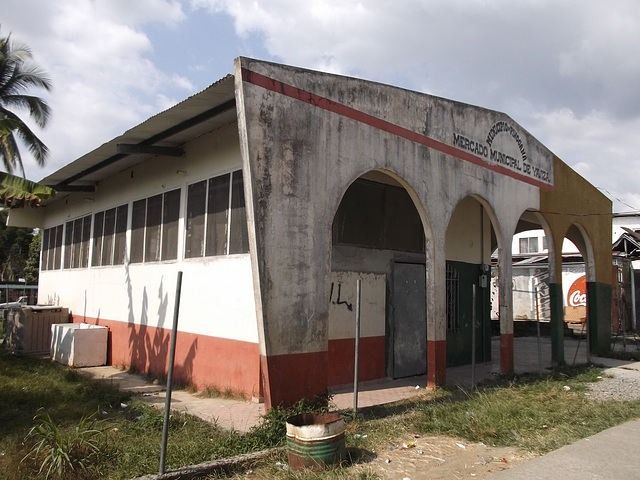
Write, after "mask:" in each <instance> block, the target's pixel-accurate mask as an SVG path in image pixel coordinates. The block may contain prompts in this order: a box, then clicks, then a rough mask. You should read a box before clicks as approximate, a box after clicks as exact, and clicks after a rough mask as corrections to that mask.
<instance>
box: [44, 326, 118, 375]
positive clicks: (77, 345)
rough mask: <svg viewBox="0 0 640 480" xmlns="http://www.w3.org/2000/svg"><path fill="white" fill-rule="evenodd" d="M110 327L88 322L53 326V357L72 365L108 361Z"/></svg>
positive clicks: (80, 365)
mask: <svg viewBox="0 0 640 480" xmlns="http://www.w3.org/2000/svg"><path fill="white" fill-rule="evenodd" d="M108 335H109V329H108V328H107V327H102V326H99V325H90V324H87V323H57V324H54V325H52V326H51V351H50V353H51V359H52V360H55V361H56V362H59V363H62V364H64V365H69V366H70V367H97V366H100V365H106V363H107V337H108Z"/></svg>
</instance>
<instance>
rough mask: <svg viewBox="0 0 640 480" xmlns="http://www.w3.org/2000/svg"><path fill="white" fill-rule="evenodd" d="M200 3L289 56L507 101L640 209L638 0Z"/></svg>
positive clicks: (499, 105)
mask: <svg viewBox="0 0 640 480" xmlns="http://www.w3.org/2000/svg"><path fill="white" fill-rule="evenodd" d="M192 5H194V6H195V7H196V8H207V9H209V10H210V11H216V12H224V13H226V14H228V15H231V16H232V17H233V18H234V20H235V28H236V31H237V32H238V34H240V35H244V36H251V35H253V36H255V37H256V38H259V39H260V40H261V41H263V42H264V45H265V46H266V48H267V50H268V52H269V53H270V54H271V55H273V57H274V58H276V59H278V60H280V61H283V62H285V63H291V64H294V65H299V66H304V67H309V68H317V69H321V70H328V71H332V72H337V73H343V74H348V75H356V76H361V77H365V78H369V79H373V80H379V81H383V82H388V83H392V84H396V85H399V86H403V87H407V88H412V89H416V90H420V91H423V92H426V93H431V94H434V95H439V96H444V97H448V98H452V99H455V100H459V101H463V102H467V103H472V104H476V105H481V106H484V107H487V108H493V109H497V110H501V111H504V112H506V113H508V114H509V115H511V116H512V117H513V118H514V119H515V120H516V121H518V122H519V123H521V124H522V125H523V126H524V127H525V128H527V129H528V130H530V131H531V133H533V134H534V135H535V136H536V137H538V138H539V139H540V140H541V141H542V142H543V143H546V144H548V145H549V146H550V147H551V148H552V149H553V150H554V151H555V152H556V153H557V154H558V155H559V156H560V157H561V158H563V160H564V161H565V162H567V163H568V164H570V165H574V166H576V168H577V169H578V171H579V173H581V174H583V175H584V176H585V177H586V178H587V179H588V180H590V181H591V182H592V183H594V184H596V185H599V186H601V187H602V188H604V189H606V190H607V191H611V192H613V193H614V194H615V195H616V196H619V197H620V198H621V199H627V200H625V202H628V203H630V204H631V205H635V206H636V208H640V204H638V202H637V200H634V199H637V197H638V195H637V193H635V192H637V191H638V186H637V185H636V184H635V182H633V181H632V180H631V179H630V178H633V176H630V175H625V174H624V172H625V171H626V172H629V171H633V172H635V171H638V169H639V167H640V158H639V156H638V154H637V153H636V151H635V145H637V144H638V143H639V141H640V129H638V127H639V126H640V95H638V94H637V89H638V85H640V61H639V60H638V52H640V35H638V31H640V2H637V1H636V0H613V1H610V2H601V1H599V0H566V1H563V2H557V1H553V0H536V1H534V0H527V1H519V2H513V1H512V0H421V1H412V2H405V1H401V2H400V1H389V0H369V1H367V2H363V1H357V0H316V1H312V2H300V1H298V0H276V1H269V2H266V1H262V2H260V1H255V0H193V2H192ZM614 166H615V167H614ZM621 175H622V176H624V177H625V178H624V179H620V178H619V177H620V176H621ZM634 201H635V204H634ZM618 206H621V204H620V203H619V202H618V203H617V204H616V207H618ZM625 209H626V210H628V208H625Z"/></svg>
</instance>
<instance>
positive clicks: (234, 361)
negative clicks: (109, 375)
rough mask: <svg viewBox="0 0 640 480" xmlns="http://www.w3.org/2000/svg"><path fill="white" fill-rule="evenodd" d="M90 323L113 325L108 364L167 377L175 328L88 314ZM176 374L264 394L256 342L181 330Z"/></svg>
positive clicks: (249, 393) (250, 393)
mask: <svg viewBox="0 0 640 480" xmlns="http://www.w3.org/2000/svg"><path fill="white" fill-rule="evenodd" d="M82 319H83V320H84V319H85V318H84V317H82ZM74 321H75V322H76V323H78V322H77V319H74ZM86 322H87V323H90V324H93V325H102V326H106V327H109V341H108V345H107V363H108V364H109V365H116V366H123V367H125V368H133V369H136V370H138V371H141V372H148V373H151V374H154V375H166V373H167V371H168V363H169V347H170V342H171V330H168V329H164V328H156V327H149V326H146V325H137V324H131V323H126V322H117V321H110V320H104V319H99V320H97V319H92V318H86ZM173 376H174V378H175V379H176V380H181V381H184V382H188V383H192V384H194V385H195V386H196V387H197V388H198V389H204V388H206V387H215V388H217V389H218V390H220V391H225V390H231V391H233V392H234V393H242V394H244V395H245V396H247V397H258V398H259V397H261V396H262V392H261V390H260V353H259V347H258V344H257V343H250V342H242V341H238V340H229V339H226V338H218V337H209V336H205V335H196V334H194V333H187V332H178V335H177V337H176V353H175V366H174V373H173Z"/></svg>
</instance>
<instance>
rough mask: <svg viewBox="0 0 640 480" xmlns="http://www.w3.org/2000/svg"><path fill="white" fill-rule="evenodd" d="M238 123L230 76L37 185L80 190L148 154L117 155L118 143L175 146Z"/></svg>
mask: <svg viewBox="0 0 640 480" xmlns="http://www.w3.org/2000/svg"><path fill="white" fill-rule="evenodd" d="M236 120H237V114H236V109H235V89H234V77H233V75H227V76H226V77H224V78H222V79H220V80H218V81H217V82H215V83H214V84H212V85H211V86H209V87H207V88H206V89H205V90H203V91H202V92H200V93H197V94H195V95H193V96H191V97H189V98H187V99H186V100H184V101H182V102H180V103H178V104H177V105H175V106H173V107H171V108H169V109H167V110H165V111H163V112H161V113H158V114H157V115H154V116H153V117H151V118H149V119H147V120H145V121H144V122H142V123H141V124H139V125H137V126H135V127H133V128H131V129H129V130H127V131H126V132H124V133H123V134H122V135H120V136H118V137H116V138H114V139H112V140H110V141H109V142H107V143H104V144H102V145H101V146H99V147H98V148H96V149H95V150H93V151H91V152H89V153H87V154H86V155H83V156H82V157H80V158H78V159H77V160H75V161H73V162H71V163H69V164H68V165H66V166H64V167H62V168H61V169H59V170H58V171H56V172H54V173H52V174H51V175H49V176H48V177H46V178H44V179H43V180H42V181H41V182H40V183H43V184H45V185H48V186H51V187H53V188H55V189H56V190H57V191H59V192H64V191H73V190H82V189H86V188H90V187H92V186H94V185H95V184H96V183H97V182H98V181H100V180H102V179H104V178H107V177H109V176H111V175H114V174H116V173H118V172H120V171H122V170H124V169H126V168H129V167H131V166H133V165H136V164H138V163H140V162H142V161H144V160H146V159H148V158H149V157H150V156H151V155H149V154H135V155H130V154H122V153H118V151H117V145H118V144H121V143H122V144H134V145H154V146H165V147H178V146H181V145H183V144H184V143H185V142H187V141H188V140H191V139H193V138H196V137H198V136H200V135H203V134H204V133H207V132H210V131H212V130H214V129H216V128H219V127H220V126H223V125H226V124H229V123H231V122H234V121H236Z"/></svg>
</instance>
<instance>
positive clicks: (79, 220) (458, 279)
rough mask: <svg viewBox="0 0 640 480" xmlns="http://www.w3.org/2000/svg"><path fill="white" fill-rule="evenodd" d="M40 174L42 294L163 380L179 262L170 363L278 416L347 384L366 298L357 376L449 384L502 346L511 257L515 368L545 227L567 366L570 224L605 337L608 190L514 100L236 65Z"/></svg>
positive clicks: (33, 216)
mask: <svg viewBox="0 0 640 480" xmlns="http://www.w3.org/2000/svg"><path fill="white" fill-rule="evenodd" d="M42 183H45V184H47V185H50V186H53V187H54V188H55V189H56V190H57V191H58V192H59V193H58V195H57V197H55V198H54V199H52V200H47V201H44V202H42V206H41V207H39V208H37V209H32V210H28V209H24V210H13V211H12V212H11V216H10V222H11V224H12V225H23V226H26V225H28V226H34V227H40V228H42V229H43V250H42V268H41V273H40V285H39V302H40V303H49V304H57V305H63V306H65V307H68V308H69V309H70V311H71V312H72V315H73V320H74V321H75V322H87V323H93V324H99V325H105V326H108V327H109V330H110V336H109V345H108V352H109V361H110V363H112V364H114V365H123V366H128V367H134V368H136V369H137V370H144V371H151V372H154V373H163V372H165V371H166V368H167V361H168V349H169V333H170V328H171V323H172V319H171V316H172V312H173V310H174V302H175V298H174V291H175V283H176V277H177V274H178V272H183V277H182V278H183V283H182V288H181V291H182V295H181V300H180V316H179V333H178V336H177V350H176V371H175V375H176V376H178V377H179V378H182V379H183V380H185V381H188V382H192V383H193V384H195V385H197V386H198V387H199V388H203V387H206V386H215V387H216V388H218V389H221V390H227V389H232V390H235V391H237V392H242V393H244V394H246V395H249V396H253V397H256V398H259V399H263V400H264V402H265V404H266V406H267V407H270V406H275V405H279V404H280V403H283V402H284V403H290V402H293V401H295V400H298V399H299V398H302V397H312V396H314V395H316V394H319V393H322V392H324V391H326V390H327V389H330V388H331V387H332V386H336V385H341V384H346V383H349V382H350V381H352V378H353V365H354V360H353V358H354V345H355V329H354V325H355V315H356V311H359V313H360V317H361V329H360V338H359V345H360V360H359V364H360V375H359V378H360V380H369V379H374V378H383V377H391V378H397V377H407V376H413V375H422V374H425V373H426V375H427V378H428V383H429V385H441V384H444V383H445V382H446V371H447V366H452V365H460V364H465V363H469V362H470V361H471V352H472V351H475V352H476V356H477V360H478V361H483V360H488V359H489V356H490V355H491V352H490V336H491V328H490V316H491V315H490V311H491V299H490V292H489V288H488V287H489V283H490V282H489V281H488V278H487V276H488V274H489V271H490V269H489V265H490V263H491V254H492V252H493V251H494V250H495V249H496V248H497V249H498V268H499V271H500V275H499V278H500V282H499V295H498V302H499V317H500V365H501V369H502V371H503V372H504V373H509V372H511V371H513V358H514V341H513V300H512V299H513V295H512V281H511V268H512V253H511V243H512V237H513V235H514V234H516V233H517V232H519V231H523V230H531V229H532V228H543V229H544V231H545V236H546V238H547V242H548V249H549V255H550V258H551V259H552V260H551V261H550V262H549V279H550V285H549V289H550V294H551V307H550V308H551V316H552V320H551V322H552V338H553V356H554V360H555V361H557V362H562V361H563V359H564V352H563V348H562V341H561V338H562V326H563V323H564V322H563V320H562V285H561V275H560V272H561V271H562V255H561V254H562V248H561V247H562V242H563V240H564V238H565V237H566V238H568V239H570V240H571V241H572V242H573V243H574V244H575V245H576V246H577V247H578V248H579V249H580V252H581V253H582V255H583V257H584V259H585V271H586V278H587V305H588V325H589V329H590V330H589V331H590V347H591V350H592V351H594V352H598V351H602V350H606V349H608V348H609V338H610V331H611V293H612V292H611V290H612V287H611V240H610V236H611V202H610V201H609V200H608V199H607V198H606V197H605V196H603V195H602V194H601V193H600V192H599V191H598V190H597V189H596V188H595V187H594V186H592V185H591V184H589V183H588V182H587V181H586V180H584V179H583V178H582V177H580V176H579V175H578V174H577V173H576V172H574V171H573V170H572V169H571V168H569V167H568V166H567V165H566V164H565V163H563V162H562V161H561V160H560V159H559V158H557V157H556V156H555V155H554V154H553V153H552V152H551V151H549V150H548V149H547V148H546V147H545V146H544V145H542V144H541V143H540V142H539V141H538V140H536V139H535V138H534V137H533V136H532V135H531V134H530V133H528V132H527V131H526V130H525V129H523V128H522V127H521V126H520V125H518V124H517V123H516V122H515V121H514V120H513V119H511V118H510V117H508V116H507V115H505V114H503V113H500V112H496V111H491V110H487V109H484V108H481V107H477V106H472V105H468V104H464V103H459V102H455V101H452V100H447V99H444V98H438V97H435V96H432V95H426V94H423V93H419V92H414V91H408V90H404V89H401V88H397V87H393V86H389V85H383V84H380V83H375V82H370V81H366V80H362V79H357V78H349V77H344V76H339V75H334V74H328V73H323V72H317V71H310V70H304V69H301V68H297V67H292V66H286V65H280V64H275V63H270V62H264V61H260V60H254V59H249V58H243V57H240V58H238V59H236V61H235V71H234V75H229V76H227V77H224V78H222V79H220V80H219V81H217V82H216V83H214V84H213V85H211V86H210V87H208V88H207V89H205V90H204V91H202V92H200V93H198V94H196V95H194V96H192V97H190V98H188V99H186V100H185V101H183V102H181V103H179V104H178V105H176V106H174V107H172V108H170V109H168V110H166V111H164V112H162V113H159V114H158V115H156V116H154V117H151V118H149V119H148V120H146V121H145V122H143V123H142V124H140V125H138V126H136V127H134V128H132V129H130V130H128V131H127V132H125V133H124V134H122V135H121V136H118V137H116V138H114V139H113V140H111V141H109V142H107V143H105V144H103V145H101V146H99V147H97V148H96V149H95V150H93V151H92V152H89V153H87V154H86V155H84V156H82V157H80V158H78V159H77V160H75V161H73V162H71V163H70V164H68V165H67V166H65V167H63V168H61V169H60V170H58V171H57V172H55V173H53V174H51V175H49V176H48V177H47V178H45V179H44V180H43V181H42ZM358 280H360V282H358ZM358 283H359V284H360V285H361V289H360V291H361V296H360V301H359V302H358V298H357V297H356V285H357V284H358ZM474 302H475V303H474ZM358 306H359V307H360V308H357V307H358ZM473 326H475V331H473V330H472V327H473ZM553 326H555V328H554V327H553ZM472 339H475V342H476V345H475V348H472V345H471V341H472Z"/></svg>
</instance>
